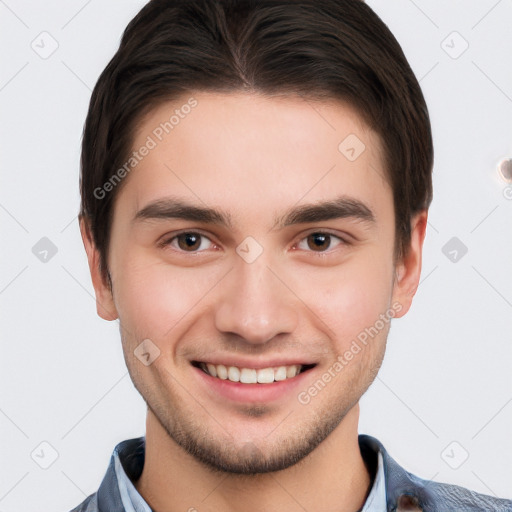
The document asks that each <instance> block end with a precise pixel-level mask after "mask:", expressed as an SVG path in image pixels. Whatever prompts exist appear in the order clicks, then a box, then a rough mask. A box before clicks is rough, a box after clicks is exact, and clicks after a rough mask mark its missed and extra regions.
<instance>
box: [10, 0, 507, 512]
mask: <svg viewBox="0 0 512 512" xmlns="http://www.w3.org/2000/svg"><path fill="white" fill-rule="evenodd" d="M368 3H369V4H370V5H371V6H372V7H373V8H374V9H375V10H376V12H377V13H378V14H379V15H380V16H381V17H382V18H383V20H384V21H385V22H386V23H387V24H388V26H389V27H390V29H391V30H392V32H393V33H394V34H395V35H396V37H397V39H398V40H399V42H400V43H401V45H402V47H403V49H404V52H405V54H406V56H407V57H408V59H409V61H410V63H411V66H412V68H413V70H414V71H415V73H416V75H417V77H418V79H419V80H420V81H421V85H422V88H423V90H424V93H425V96H426V100H427V103H428V105H429V109H430V114H431V119H432V125H433V134H434V139H435V140H434V143H435V168H434V190H435V198H434V201H433V204H432V207H431V211H430V222H429V230H428V234H427V238H426V242H425V251H424V267H423V273H422V281H421V285H420V287H419V289H418V293H417V296H416V298H415V301H414V303H413V307H412V309H411V311H410V312H409V313H408V315H406V317H405V318H403V319H400V320H395V321H393V327H392V329H391V333H390V338H389V343H388V352H387V356H386V359H385V363H384V365H383V368H382V370H381V373H380V374H379V376H378V378H377V380H376V381H375V383H374V384H373V386H372V387H371V388H370V390H369V391H368V393H367V394H366V395H365V396H364V397H363V399H362V416H361V425H360V431H361V432H364V433H369V434H371V435H374V436H376V437H378V438H379V439H380V440H381V441H382V442H383V443H384V445H385V446H386V447H387V449H388V451H389V452H390V453H391V455H392V456H393V457H394V458H395V459H397V460H398V461H399V462H400V463H401V464H403V465H405V466H406V468H407V469H409V470H410V471H412V472H413V473H416V474H418V475H420V476H422V477H424V478H427V479H435V480H438V481H445V482H451V483H458V484H460V485H463V486H466V487H470V488H472V489H475V490H477V491H480V492H483V493H486V494H492V495H494V494H496V495H498V496H503V497H509V498H512V457H511V456H512V436H511V435H510V431H511V425H512V385H511V380H512V378H511V371H510V367H511V363H512V343H511V341H512V339H511V338H512V335H511V331H512V329H511V327H512V272H511V262H512V193H511V192H512V189H511V188H506V187H507V185H506V183H505V182H503V181H502V180H500V178H499V176H498V174H497V172H496V165H497V163H498V161H499V160H500V159H501V158H504V157H512V121H511V120H512V61H511V60H512V31H511V30H510V23H511V21H512V1H511V0H501V1H496V0H479V1H476V0H473V1H462V0H458V1H452V2H443V1H433V0H430V1H426V0H425V1H420V0H415V1H412V0H394V1H393V2H390V1H385V0H373V1H369V2H368ZM143 4H144V2H143V1H135V0H130V1H126V0H123V1H121V0H109V1H106V0H102V1H100V0H89V1H84V0H66V1H64V0H60V1H58V0H52V1H46V2H35V1H23V0H5V1H2V0H0V40H1V41H0V42H1V48H2V50H3V51H2V66H0V106H1V120H2V121H1V123H0V130H1V133H0V144H1V147H0V151H1V180H2V182H1V188H0V222H1V229H2V243H1V244H0V251H1V257H2V260H1V261H2V265H1V268H0V272H1V273H0V315H1V336H2V338H1V341H2V345H1V356H0V364H1V367H0V379H1V381H0V389H1V395H0V432H1V434H2V435H1V438H0V443H1V444H0V446H1V452H0V460H1V469H0V471H1V472H0V512H11V511H19V510H23V511H24V512H32V511H33V512H36V511H37V512H41V511H42V510H48V511H50V510H53V511H58V510H61V511H67V510H69V509H70V508H72V507H73V506H75V505H76V504H78V503H79V502H81V501H82V500H83V499H84V498H85V497H86V495H89V494H90V493H92V492H94V491H96V490H97V488H98V485H99V483H100V481H101V479H102V477H103V475H104V473H105V470H106V468H107V465H108V462H109V458H110V455H111V452H112V450H113V448H114V445H115V444H116V443H118V442H119V441H121V440H123V439H127V438H130V437H135V436H140V435H142V434H143V433H144V420H145V408H144V403H143V401H142V399H141V398H140V397H139V395H138V394H137V392H136V391H135V389H134V387H133V385H132V384H131V381H130V378H129V376H128V374H127V371H126V368H125V365H124V360H123V356H122V351H121V344H120V341H119V334H118V329H117V323H116V322H113V323H108V322H105V321H103V320H101V319H99V318H98V317H97V316H96V312H95V303H94V300H93V288H92V285H91V282H90V277H89V274H88V268H87V262H86V257H85V252H84V250H83V246H82V242H81V239H80V235H79V230H78V224H77V218H76V215H77V212H78V202H79V196H78V168H79V147H80V137H81V130H82V126H83V122H84V119H85V114H86V109H87V106H88V101H89V97H90V93H91V89H92V87H93V86H94V84H95V82H96V79H97V78H98V76H99V74H100V72H101V71H102V69H103V68H104V66H105V65H106V63H107V62H108V60H109V59H110V58H111V56H112V55H113V53H114V52H115V50H116V48H117V45H118V43H119V38H120V36H121V33H122V30H123V29H124V27H125V26H126V24H127V23H128V21H129V20H130V19H131V18H132V17H133V16H134V15H135V14H136V12H137V11H138V10H139V8H140V7H141V6H142V5H143ZM42 32H46V33H43V34H41V33H42ZM454 32H456V34H454ZM57 44H58V47H57V48H55V47H56V45H57ZM466 45H468V47H467V49H465V47H466ZM464 49H465V51H463V50H464ZM52 50H55V51H53V53H51V55H50V52H52ZM44 237H46V238H47V239H49V240H50V241H51V243H50V242H49V241H48V240H46V239H44V240H42V241H41V239H42V238H44ZM453 237H456V240H452V241H451V242H450V240H451V239H452V238H453ZM447 243H448V244H449V245H446V244H447ZM462 244H463V245H462ZM464 246H465V247H466V248H467V253H466V254H464V255H463V249H464ZM34 247H35V249H34ZM55 250H56V251H57V252H56V253H55ZM453 250H455V251H456V253H454V252H453ZM44 251H47V252H46V253H45V252H44ZM54 253H55V254H54ZM445 253H446V255H445ZM450 253H451V254H450ZM447 255H448V256H447ZM455 255H456V261H451V259H454V257H455ZM41 443H43V444H41ZM42 466H43V467H44V466H48V467H47V468H46V469H44V468H43V467H42Z"/></svg>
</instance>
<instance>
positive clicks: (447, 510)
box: [359, 435, 512, 512]
mask: <svg viewBox="0 0 512 512" xmlns="http://www.w3.org/2000/svg"><path fill="white" fill-rule="evenodd" d="M359 444H360V446H361V448H362V449H363V448H364V449H367V450H368V449H370V450H372V451H377V452H378V451H380V452H381V453H382V457H383V462H384V477H385V486H386V500H387V510H388V511H390V512H392V511H399V510H411V511H418V512H419V511H422V512H453V511H454V510H457V511H464V512H481V511H483V510H485V511H488V512H512V500H507V499H500V498H494V497H492V496H487V495H485V494H480V493H477V492H475V491H472V490H470V489H466V488H464V487H460V486H458V485H451V484H445V483H439V482H433V481H431V480H425V479H423V478H420V477H418V476H416V475H413V474H412V473H409V472H408V471H407V470H405V469H404V468H403V467H402V466H400V465H399V464H398V463H397V462H396V461H395V460H394V459H393V458H392V457H391V456H390V455H389V453H388V452H387V451H386V449H385V448H384V446H383V445H382V443H381V442H380V441H378V440H377V439H375V438H374V437H371V436H367V435H360V436H359ZM405 507H409V508H405Z"/></svg>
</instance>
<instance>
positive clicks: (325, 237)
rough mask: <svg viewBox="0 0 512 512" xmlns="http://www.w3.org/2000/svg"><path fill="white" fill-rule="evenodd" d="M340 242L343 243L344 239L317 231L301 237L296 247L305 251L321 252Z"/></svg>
mask: <svg viewBox="0 0 512 512" xmlns="http://www.w3.org/2000/svg"><path fill="white" fill-rule="evenodd" d="M342 243H344V240H342V239H341V238H340V237H338V236H335V235H331V234H330V233H323V232H320V231H319V232H316V233H310V234H309V235H308V236H307V237H305V238H303V239H302V240H301V241H300V243H299V245H298V247H299V249H304V250H306V251H313V252H319V253H322V252H327V250H328V249H332V248H333V247H335V246H337V245H339V244H342Z"/></svg>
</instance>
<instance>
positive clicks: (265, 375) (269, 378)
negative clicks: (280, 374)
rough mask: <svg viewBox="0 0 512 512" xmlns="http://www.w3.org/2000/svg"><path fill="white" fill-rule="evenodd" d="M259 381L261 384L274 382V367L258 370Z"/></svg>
mask: <svg viewBox="0 0 512 512" xmlns="http://www.w3.org/2000/svg"><path fill="white" fill-rule="evenodd" d="M258 382H259V383H260V384H270V383H271V382H274V370H273V369H272V368H263V369H262V370H258Z"/></svg>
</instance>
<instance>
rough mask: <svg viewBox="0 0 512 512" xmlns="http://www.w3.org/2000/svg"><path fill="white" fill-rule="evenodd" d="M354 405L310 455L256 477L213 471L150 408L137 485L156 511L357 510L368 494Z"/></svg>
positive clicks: (367, 478) (366, 476)
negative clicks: (141, 465)
mask: <svg viewBox="0 0 512 512" xmlns="http://www.w3.org/2000/svg"><path fill="white" fill-rule="evenodd" d="M358 419H359V405H358V404H356V405H355V406H354V407H353V408H352V409H351V410H350V411H349V412H348V414H347V415H346V416H345V418H344V419H343V421H342V422H341V423H340V424H339V425H338V427H337V428H336V429H335V430H334V431H333V432H332V433H331V434H330V435H329V436H328V437H327V438H326V439H325V440H324V441H323V442H322V443H321V444H320V445H319V446H318V447H317V448H316V449H315V450H314V451H313V452H311V453H310V454H309V455H308V456H307V457H305V458H304V459H303V460H302V461H300V462H299V463H298V464H295V465H294V466H292V467H289V468H287V469H285V470H282V471H277V472H274V473H264V474H258V475H234V474H231V473H221V472H214V471H212V470H211V469H210V468H208V467H206V466H205V465H203V464H202V463H201V462H199V461H197V460H196V459H194V458H193V457H192V456H191V455H189V454H188V453H186V452H185V451H184V450H183V449H182V448H181V447H180V446H179V445H177V444H176V443H175V442H174V440H173V439H171V438H170V437H169V435H168V434H167V432H166V431H165V429H164V428H163V427H162V425H161V424H160V422H159V421H158V419H157V418H156V417H155V416H154V414H153V413H152V412H151V410H148V415H147V421H146V453H145V461H144V468H143V471H142V474H141V477H140V478H139V480H138V481H137V482H136V483H135V487H136V488H137V490H138V492H139V493H140V494H141V496H142V497H143V498H144V499H145V500H146V502H147V503H148V504H149V505H150V507H151V508H152V509H153V510H154V511H155V512H174V511H183V510H190V511H194V510H197V511H199V512H201V510H206V509H207V510H210V511H215V512H217V511H218V512H220V511H222V512H234V511H237V510H244V511H245V512H257V511H261V510H265V511H266V512H278V511H282V510H287V511H290V512H292V511H293V512H295V511H297V512H298V511H301V512H303V511H304V510H308V511H311V512H312V511H314V510H324V511H331V510H332V511H335V510H344V511H349V512H356V511H358V510H360V509H361V508H362V507H363V505H364V502H365V500H366V497H367V495H368V492H369V487H370V483H371V478H370V474H369V473H368V470H367V468H366V465H365V463H364V460H363V458H362V456H361V452H360V450H359V443H358V434H357V424H358Z"/></svg>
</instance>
